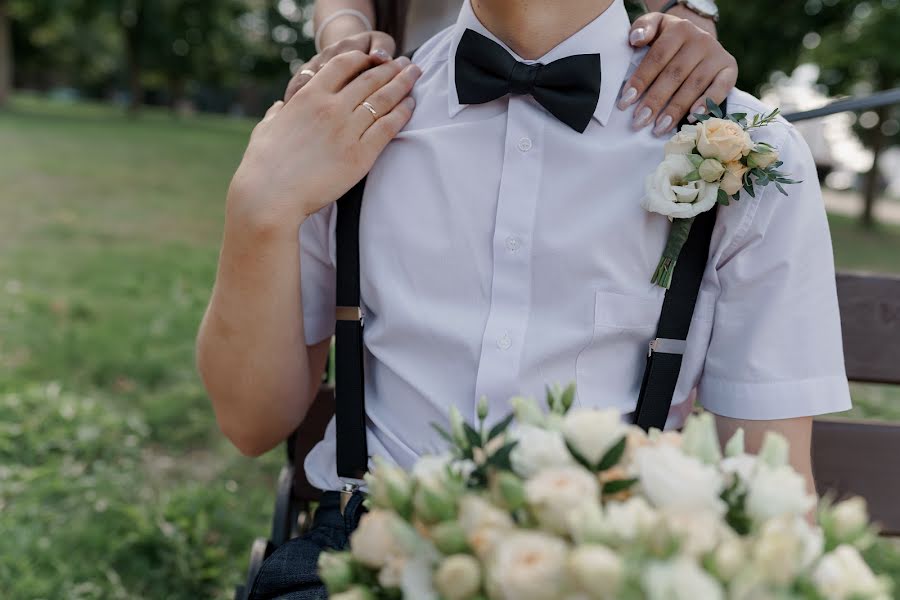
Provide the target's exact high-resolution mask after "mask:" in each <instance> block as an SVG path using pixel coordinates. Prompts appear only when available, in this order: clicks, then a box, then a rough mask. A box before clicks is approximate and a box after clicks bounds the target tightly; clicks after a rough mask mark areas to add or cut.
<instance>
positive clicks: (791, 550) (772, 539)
mask: <svg viewBox="0 0 900 600" xmlns="http://www.w3.org/2000/svg"><path fill="white" fill-rule="evenodd" d="M823 544H824V540H823V538H822V534H821V532H820V531H819V530H818V529H813V527H812V526H810V525H809V523H807V522H806V521H805V520H804V519H803V518H802V517H786V518H781V519H772V520H770V521H767V522H766V523H765V524H764V525H763V526H762V528H761V529H760V531H759V534H758V535H757V537H756V539H755V540H754V543H753V548H752V553H751V560H752V564H753V565H754V567H756V570H757V571H758V572H759V573H760V575H761V576H762V577H763V578H764V579H765V580H766V581H768V582H771V583H774V584H777V585H786V584H788V583H790V582H791V581H793V580H794V578H796V577H797V575H798V574H800V573H801V572H802V571H803V570H804V569H807V568H809V566H810V565H812V563H813V562H814V561H815V560H816V559H817V558H818V557H819V556H820V555H821V553H822V548H823Z"/></svg>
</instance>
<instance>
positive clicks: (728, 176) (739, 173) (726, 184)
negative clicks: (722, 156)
mask: <svg viewBox="0 0 900 600" xmlns="http://www.w3.org/2000/svg"><path fill="white" fill-rule="evenodd" d="M748 170H749V169H748V168H747V167H745V166H744V165H742V164H741V163H740V162H738V161H732V162H730V163H726V164H725V174H724V175H722V181H720V182H719V187H720V188H722V190H724V192H725V193H726V194H728V195H729V196H733V195H735V194H737V193H738V192H739V191H741V189H743V187H744V174H745V173H746V172H747V171H748Z"/></svg>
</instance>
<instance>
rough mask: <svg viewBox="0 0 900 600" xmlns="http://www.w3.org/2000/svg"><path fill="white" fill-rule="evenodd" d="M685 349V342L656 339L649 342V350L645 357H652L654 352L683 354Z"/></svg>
mask: <svg viewBox="0 0 900 600" xmlns="http://www.w3.org/2000/svg"><path fill="white" fill-rule="evenodd" d="M686 349H687V340H671V339H669V338H656V339H655V340H653V341H652V342H650V350H649V351H648V352H647V356H648V357H650V356H653V353H654V352H661V353H663V354H684V351H685V350H686Z"/></svg>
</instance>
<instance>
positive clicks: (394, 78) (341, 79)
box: [227, 50, 421, 235]
mask: <svg viewBox="0 0 900 600" xmlns="http://www.w3.org/2000/svg"><path fill="white" fill-rule="evenodd" d="M420 75H421V70H420V69H419V67H418V66H416V65H414V64H412V63H411V62H410V60H409V59H408V58H405V57H400V58H398V59H396V60H387V61H385V60H384V59H383V58H381V57H379V56H375V55H372V54H366V53H364V52H361V51H359V50H353V51H350V52H344V53H341V54H339V55H337V56H335V57H334V58H332V59H331V60H329V61H328V63H326V64H325V66H323V67H322V69H320V70H319V72H318V73H316V75H315V76H314V77H313V78H312V81H310V82H308V83H307V84H306V85H304V86H303V88H302V89H301V90H299V91H298V92H297V93H296V94H294V96H293V97H292V98H291V99H290V100H289V101H288V102H283V101H280V100H279V101H278V102H276V103H275V104H274V105H273V106H272V107H271V108H270V109H269V111H268V112H267V113H266V116H265V117H264V118H263V120H262V121H261V122H260V123H259V124H258V125H257V126H256V127H255V128H254V130H253V133H252V134H251V136H250V143H249V144H248V146H247V150H246V152H245V153H244V157H243V160H242V161H241V164H240V166H239V167H238V169H237V172H236V173H235V175H234V178H233V179H232V182H231V187H230V188H229V192H228V209H227V213H228V218H236V219H239V222H240V223H244V224H247V225H249V226H251V227H254V228H256V229H260V228H261V229H263V230H269V229H277V230H279V231H282V230H286V231H288V232H292V233H291V235H296V227H298V226H299V224H300V223H302V222H303V220H305V218H306V217H308V216H309V215H311V214H313V213H315V212H317V211H318V210H320V209H321V208H323V207H325V206H327V205H328V204H331V203H332V202H334V201H335V200H337V199H338V198H340V197H341V196H342V195H343V194H344V193H346V192H347V191H348V190H349V189H350V188H351V187H353V186H354V185H355V184H356V183H357V182H358V181H359V180H360V179H362V178H363V177H364V176H365V175H366V174H367V173H368V172H369V170H370V169H371V168H372V165H373V164H374V162H375V159H376V158H377V157H378V155H379V154H380V153H381V151H382V150H383V149H384V147H385V146H386V145H387V144H388V142H390V141H391V140H392V139H393V138H394V137H395V136H396V135H397V133H399V132H400V130H401V129H402V128H403V127H404V126H405V125H406V123H407V122H408V121H409V119H410V117H411V116H412V111H413V108H414V101H413V99H412V97H411V96H410V92H411V91H412V88H413V85H414V84H415V82H416V80H417V79H418V78H419V76H420ZM364 103H367V104H368V106H366V105H365V104H364Z"/></svg>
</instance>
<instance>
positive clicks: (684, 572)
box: [642, 556, 725, 600]
mask: <svg viewBox="0 0 900 600" xmlns="http://www.w3.org/2000/svg"><path fill="white" fill-rule="evenodd" d="M642 583H643V587H644V591H645V593H646V594H647V600H699V599H700V598H702V599H703V600H723V599H724V598H725V593H724V591H723V590H722V586H721V585H719V582H718V581H716V580H715V579H713V577H712V576H711V575H709V574H708V573H706V572H705V571H704V570H703V569H701V568H700V567H699V566H698V565H697V563H696V562H694V561H693V560H691V559H690V558H688V557H686V556H679V557H678V558H676V559H674V560H672V561H669V562H657V563H652V564H650V566H649V567H647V569H646V570H645V571H644V576H643V581H642Z"/></svg>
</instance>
